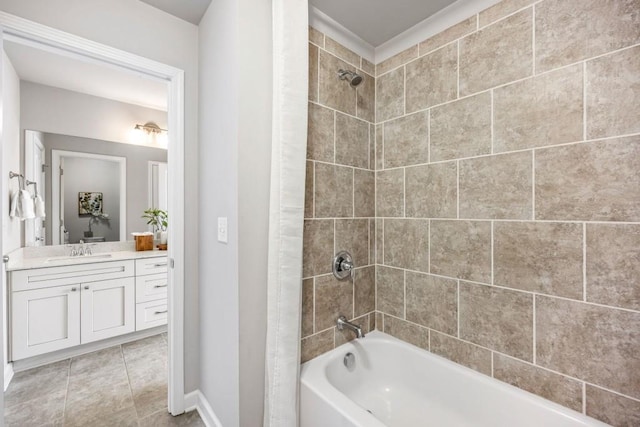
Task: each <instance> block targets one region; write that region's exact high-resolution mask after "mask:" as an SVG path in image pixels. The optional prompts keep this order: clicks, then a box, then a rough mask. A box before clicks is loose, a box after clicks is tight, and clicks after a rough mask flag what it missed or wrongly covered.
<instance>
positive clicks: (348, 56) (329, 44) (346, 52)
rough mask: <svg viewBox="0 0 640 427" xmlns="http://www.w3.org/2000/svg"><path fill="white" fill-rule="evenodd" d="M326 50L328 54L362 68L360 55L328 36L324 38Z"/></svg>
mask: <svg viewBox="0 0 640 427" xmlns="http://www.w3.org/2000/svg"><path fill="white" fill-rule="evenodd" d="M324 48H325V50H326V51H327V52H331V53H333V54H334V55H335V56H337V57H338V58H340V59H342V60H344V61H347V62H348V63H349V64H351V65H353V66H355V67H360V55H358V54H357V53H355V52H353V51H352V50H350V49H347V48H346V47H344V46H342V45H341V44H340V43H338V42H337V41H335V40H333V39H332V38H331V37H329V36H327V35H325V36H324Z"/></svg>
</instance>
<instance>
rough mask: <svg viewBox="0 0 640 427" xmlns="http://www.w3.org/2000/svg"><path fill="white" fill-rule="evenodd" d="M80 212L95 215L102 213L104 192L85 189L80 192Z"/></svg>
mask: <svg viewBox="0 0 640 427" xmlns="http://www.w3.org/2000/svg"><path fill="white" fill-rule="evenodd" d="M78 214H80V215H94V216H95V215H100V214H102V193H97V192H84V191H83V192H80V193H78Z"/></svg>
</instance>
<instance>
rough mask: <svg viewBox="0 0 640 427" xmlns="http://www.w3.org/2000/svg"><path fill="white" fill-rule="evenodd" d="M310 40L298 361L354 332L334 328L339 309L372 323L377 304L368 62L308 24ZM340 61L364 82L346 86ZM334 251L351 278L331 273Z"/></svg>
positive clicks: (370, 326) (371, 85)
mask: <svg viewBox="0 0 640 427" xmlns="http://www.w3.org/2000/svg"><path fill="white" fill-rule="evenodd" d="M309 41H310V43H309V127H308V141H307V176H306V196H305V221H304V242H303V245H304V249H303V250H304V252H303V277H304V279H303V284H302V300H303V302H302V361H303V362H304V361H306V360H309V359H311V358H313V357H316V356H317V355H319V354H321V353H324V352H326V351H328V350H331V349H333V348H334V347H335V346H338V345H341V344H343V343H344V342H346V341H347V340H350V339H353V337H352V335H351V334H347V333H342V332H340V331H337V330H336V328H335V322H336V319H337V318H338V316H340V315H344V316H345V317H347V318H348V319H355V320H354V322H356V323H360V324H361V325H362V327H363V329H364V331H365V332H368V331H369V330H372V329H373V327H374V323H375V304H376V289H375V282H376V277H375V210H376V206H375V161H376V159H375V141H376V135H375V126H374V123H375V88H376V83H375V78H374V77H373V75H374V74H375V65H373V64H372V63H370V62H369V61H367V60H366V59H363V58H361V57H360V56H358V55H357V54H355V53H354V52H352V51H350V50H349V49H347V48H345V47H344V46H342V45H340V44H339V43H337V42H336V41H335V40H332V39H331V38H330V37H328V36H325V35H324V34H322V33H320V32H319V31H316V30H315V29H313V28H310V29H309ZM340 68H342V69H345V70H351V71H357V72H358V73H359V74H360V75H362V76H363V78H364V80H363V82H362V83H361V84H360V85H359V86H358V87H357V88H355V89H354V88H352V87H351V86H350V85H349V82H347V81H342V80H340V79H338V69H340ZM425 135H426V131H425ZM341 250H347V251H349V252H350V253H351V255H352V256H353V258H354V262H355V264H356V267H357V268H356V272H355V277H354V279H353V280H345V281H338V280H336V279H335V278H334V277H333V275H332V274H331V261H332V259H333V256H334V255H335V254H336V253H337V252H338V251H341Z"/></svg>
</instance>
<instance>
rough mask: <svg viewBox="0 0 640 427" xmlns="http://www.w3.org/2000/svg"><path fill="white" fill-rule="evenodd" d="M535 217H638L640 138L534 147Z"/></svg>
mask: <svg viewBox="0 0 640 427" xmlns="http://www.w3.org/2000/svg"><path fill="white" fill-rule="evenodd" d="M535 163H536V166H535V168H536V183H535V195H536V204H535V205H536V219H547V220H578V221H580V220H586V221H638V220H640V137H638V136H633V137H628V138H617V139H610V140H606V141H595V142H588V143H584V144H576V145H568V146H563V147H553V148H545V149H541V150H537V151H536V154H535Z"/></svg>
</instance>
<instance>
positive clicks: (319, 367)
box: [300, 331, 606, 427]
mask: <svg viewBox="0 0 640 427" xmlns="http://www.w3.org/2000/svg"><path fill="white" fill-rule="evenodd" d="M349 352H351V353H353V354H354V355H355V366H354V367H353V368H352V369H351V370H350V369H348V368H347V367H346V366H345V365H344V362H343V359H344V356H345V355H346V354H347V353H349ZM300 425H301V427H355V426H358V427H385V426H387V427H419V426H436V427H440V426H446V427H453V426H473V427H481V426H487V427H498V426H505V427H514V426H517V427H526V426H531V427H541V426H544V427H577V426H606V424H603V423H601V422H599V421H596V420H594V419H592V418H589V417H586V416H584V415H582V414H580V413H578V412H575V411H572V410H570V409H567V408H565V407H563V406H560V405H557V404H555V403H553V402H550V401H548V400H545V399H542V398H540V397H538V396H535V395H533V394H531V393H528V392H526V391H523V390H520V389H519V388H516V387H513V386H510V385H508V384H505V383H502V382H500V381H497V380H494V379H492V378H490V377H487V376H486V375H482V374H480V373H478V372H476V371H474V370H472V369H468V368H466V367H464V366H461V365H458V364H455V363H453V362H451V361H449V360H446V359H444V358H442V357H439V356H436V355H434V354H431V353H429V352H427V351H424V350H421V349H419V348H417V347H414V346H412V345H410V344H407V343H404V342H402V341H400V340H398V339H396V338H393V337H391V336H389V335H387V334H384V333H382V332H378V331H374V332H371V333H370V334H367V336H366V337H365V338H364V339H360V340H356V341H352V342H350V343H347V344H344V345H342V346H340V347H338V348H336V349H335V350H333V351H330V352H329V353H326V354H323V355H322V356H319V357H317V358H315V359H313V360H310V361H309V362H307V363H305V364H304V365H302V372H301V394H300Z"/></svg>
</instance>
